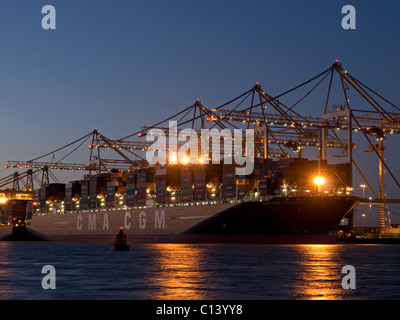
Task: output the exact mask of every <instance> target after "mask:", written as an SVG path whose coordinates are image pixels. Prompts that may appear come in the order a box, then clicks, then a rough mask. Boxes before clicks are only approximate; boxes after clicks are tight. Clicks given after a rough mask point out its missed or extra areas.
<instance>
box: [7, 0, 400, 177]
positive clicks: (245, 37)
mask: <svg viewBox="0 0 400 320" xmlns="http://www.w3.org/2000/svg"><path fill="white" fill-rule="evenodd" d="M46 4H51V5H53V6H54V7H55V8H56V30H43V29H42V27H41V20H42V17H43V16H44V15H43V14H42V13H41V9H42V7H43V6H44V5H46ZM346 4H352V5H354V6H355V8H356V14H357V15H356V17H357V20H356V23H357V25H356V26H357V29H356V30H344V29H342V27H341V20H342V17H343V16H344V15H343V14H342V13H341V9H342V7H343V6H344V5H346ZM399 12H400V3H399V2H398V1H386V0H385V1H367V0H363V1H351V2H348V1H311V0H307V1H294V0H293V1H289V0H283V1H265V0H252V1H249V0H246V1H244V0H242V1H236V0H212V1H211V0H210V1H208V0H202V1H192V0H181V1H178V0H162V1H161V0H160V1H159V0H150V1H144V0H143V1H127V0H125V1H122V0H119V1H118V0H117V1H111V0H85V1H77V0H68V1H67V0H64V1H59V0H49V1H47V0H46V1H39V0H17V1H15V0H14V1H9V0H7V1H5V0H3V1H1V3H0V40H1V50H0V70H1V73H0V91H1V94H0V104H1V110H2V112H1V118H0V123H1V127H0V134H1V140H0V142H1V153H0V165H1V167H3V165H4V164H5V163H6V161H7V160H29V159H32V158H35V157H36V156H39V155H41V154H44V153H46V152H48V151H51V150H53V149H55V148H57V147H59V146H61V145H63V144H66V143H68V142H70V141H72V140H74V139H76V138H78V137H81V136H83V135H85V134H86V133H89V132H90V131H92V130H93V128H98V129H99V130H100V132H102V133H103V134H105V135H106V136H109V137H110V138H115V139H116V138H120V137H124V136H126V135H128V134H130V133H133V132H136V131H137V130H139V129H140V127H141V126H142V125H150V124H152V123H154V122H157V121H158V120H161V119H163V118H165V117H167V116H169V115H171V114H173V113H176V112H177V111H179V110H181V109H182V108H184V107H187V106H189V105H191V104H192V103H193V102H194V101H195V100H196V98H200V99H201V100H202V101H203V103H204V105H205V106H207V107H210V108H211V107H213V106H218V105H220V104H222V103H224V102H226V101H228V100H230V99H231V98H234V97H236V96H238V95H239V94H241V93H243V92H245V91H246V90H248V89H250V88H251V87H252V86H253V85H254V83H255V82H256V81H259V82H260V84H261V85H262V87H263V89H264V90H265V91H267V92H268V93H270V94H271V95H277V94H279V93H281V92H283V91H285V90H286V89H288V88H291V87H293V86H294V85H296V84H299V83H301V82H303V81H305V80H307V79H309V78H311V77H312V76H314V75H316V74H318V73H319V72H321V71H323V70H325V69H326V68H328V67H329V66H331V65H332V64H333V62H334V60H335V59H340V61H341V62H342V63H343V65H344V67H345V68H346V69H347V70H348V71H349V72H350V73H351V74H353V75H354V76H356V77H357V78H359V79H360V80H362V81H363V82H365V83H366V84H367V85H368V86H370V87H372V88H374V89H376V90H377V91H378V92H379V93H381V94H383V95H384V96H385V97H387V98H388V99H390V100H391V101H393V102H394V103H395V104H397V105H399V102H400V90H399V80H400V76H399V74H400V67H399V63H398V60H399V57H400V45H399V39H400V20H399V19H398V15H399ZM297 111H298V112H300V113H303V114H310V115H316V116H319V115H320V114H322V112H323V104H320V105H319V104H318V103H310V104H309V105H306V106H305V107H302V109H298V110H297ZM85 157H86V155H85ZM85 159H86V158H85ZM77 161H79V159H78V160H77ZM0 173H3V174H2V176H4V175H5V174H10V173H12V172H11V171H4V170H2V169H0Z"/></svg>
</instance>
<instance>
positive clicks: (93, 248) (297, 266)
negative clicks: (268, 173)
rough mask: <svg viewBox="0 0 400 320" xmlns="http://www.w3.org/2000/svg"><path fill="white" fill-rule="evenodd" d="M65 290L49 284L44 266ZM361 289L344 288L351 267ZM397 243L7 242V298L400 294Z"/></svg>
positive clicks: (0, 264) (1, 276)
mask: <svg viewBox="0 0 400 320" xmlns="http://www.w3.org/2000/svg"><path fill="white" fill-rule="evenodd" d="M46 264H51V265H54V267H55V268H56V270H57V289H56V290H53V291H51V290H43V289H42V288H41V285H40V284H41V280H42V277H43V275H42V274H41V268H42V267H43V266H44V265H46ZM347 264H350V265H353V266H354V267H355V268H356V271H357V275H356V282H357V288H356V289H355V290H344V289H343V288H342V286H341V280H342V278H343V276H344V275H343V274H342V273H341V270H342V267H343V266H344V265H347ZM399 275H400V250H399V249H398V246H395V245H394V246H390V245H372V246H365V245H205V244H147V245H143V244H142V245H140V244H136V245H135V244H133V245H132V246H131V250H130V251H128V252H114V251H111V248H110V244H72V243H43V242H41V243H22V242H21V243H4V242H3V243H2V242H0V299H61V300H62V299H66V300H69V299H157V300H163V299H177V300H180V299H182V300H188V299H192V300H198V299H221V300H223V299H232V300H237V299H244V300H246V299H290V300H293V299H324V300H326V299H329V300H331V299H400V276H399Z"/></svg>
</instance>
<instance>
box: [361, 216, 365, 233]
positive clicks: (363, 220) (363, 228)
mask: <svg viewBox="0 0 400 320" xmlns="http://www.w3.org/2000/svg"><path fill="white" fill-rule="evenodd" d="M361 216H362V218H363V233H364V234H365V223H364V220H365V213H362V214H361Z"/></svg>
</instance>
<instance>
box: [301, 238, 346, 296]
mask: <svg viewBox="0 0 400 320" xmlns="http://www.w3.org/2000/svg"><path fill="white" fill-rule="evenodd" d="M295 249H296V251H297V252H298V254H299V257H298V264H299V270H298V273H297V277H296V279H295V281H294V283H293V288H294V290H293V292H294V296H295V297H296V298H298V299H324V300H336V299H343V298H346V296H348V295H349V294H351V292H352V291H351V290H350V291H347V290H344V289H343V288H342V286H341V279H342V277H343V276H344V275H342V274H341V269H342V267H343V266H344V265H345V264H344V263H343V259H342V257H341V253H342V249H343V247H342V246H338V245H299V246H295Z"/></svg>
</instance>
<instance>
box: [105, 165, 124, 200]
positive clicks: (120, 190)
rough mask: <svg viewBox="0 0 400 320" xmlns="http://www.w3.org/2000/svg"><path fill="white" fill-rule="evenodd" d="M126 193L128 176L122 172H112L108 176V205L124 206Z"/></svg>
mask: <svg viewBox="0 0 400 320" xmlns="http://www.w3.org/2000/svg"><path fill="white" fill-rule="evenodd" d="M125 194H126V176H124V175H123V173H122V172H112V173H111V174H109V175H108V176H107V197H106V207H122V206H123V204H124V201H123V200H124V196H125Z"/></svg>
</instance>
